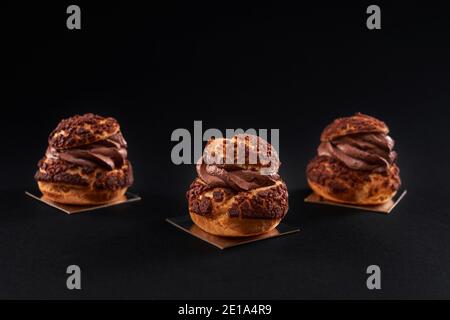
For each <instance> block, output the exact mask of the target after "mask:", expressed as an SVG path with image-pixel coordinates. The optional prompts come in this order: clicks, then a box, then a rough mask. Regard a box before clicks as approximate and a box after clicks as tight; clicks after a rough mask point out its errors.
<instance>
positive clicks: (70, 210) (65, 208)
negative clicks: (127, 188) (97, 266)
mask: <svg viewBox="0 0 450 320" xmlns="http://www.w3.org/2000/svg"><path fill="white" fill-rule="evenodd" d="M25 194H26V195H27V196H29V197H31V198H33V199H35V200H38V201H40V202H43V203H45V204H46V205H49V206H50V207H53V208H56V209H58V210H61V211H62V212H65V213H67V214H74V213H80V212H86V211H94V210H97V209H102V208H107V207H112V206H117V205H119V204H122V203H129V202H135V201H139V200H141V197H139V196H138V195H135V194H133V193H131V192H127V193H126V194H125V195H124V196H123V197H122V198H121V199H119V200H117V201H115V202H111V203H107V204H102V205H92V206H75V205H68V204H62V203H57V202H54V201H52V200H50V199H47V198H46V197H45V196H42V195H38V193H37V192H33V193H32V192H28V191H25Z"/></svg>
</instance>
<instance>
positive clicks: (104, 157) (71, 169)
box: [35, 113, 133, 205]
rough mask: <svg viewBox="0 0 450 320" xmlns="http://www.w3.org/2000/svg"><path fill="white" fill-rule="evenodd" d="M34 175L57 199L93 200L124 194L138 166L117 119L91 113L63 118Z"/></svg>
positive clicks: (98, 201) (44, 190)
mask: <svg viewBox="0 0 450 320" xmlns="http://www.w3.org/2000/svg"><path fill="white" fill-rule="evenodd" d="M35 179H36V181H37V182H38V186H39V189H40V190H41V192H42V193H43V195H44V196H45V197H47V198H48V199H50V200H52V201H55V202H60V203H65V204H74V205H91V204H103V203H108V202H113V201H116V200H119V199H120V198H122V197H123V196H124V194H125V192H126V191H127V189H128V187H129V186H131V184H132V183H133V171H132V167H131V164H130V162H129V161H128V152H127V143H126V141H125V139H124V138H123V136H122V132H121V131H120V126H119V123H118V122H117V120H116V119H114V118H104V117H101V116H98V115H94V114H92V113H88V114H85V115H82V116H80V115H76V116H74V117H71V118H68V119H64V120H62V121H61V122H60V123H59V125H58V126H57V127H56V129H55V130H53V132H52V133H51V134H50V136H49V140H48V147H47V150H46V152H45V156H44V158H42V159H41V160H40V161H39V163H38V171H37V172H36V175H35Z"/></svg>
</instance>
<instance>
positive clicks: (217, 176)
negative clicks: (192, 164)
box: [197, 161, 280, 191]
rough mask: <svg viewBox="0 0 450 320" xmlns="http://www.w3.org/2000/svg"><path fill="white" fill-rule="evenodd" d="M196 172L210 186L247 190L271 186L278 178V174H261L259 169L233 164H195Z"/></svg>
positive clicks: (202, 162)
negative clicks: (243, 167)
mask: <svg viewBox="0 0 450 320" xmlns="http://www.w3.org/2000/svg"><path fill="white" fill-rule="evenodd" d="M197 174H198V176H199V177H200V179H202V180H203V182H205V183H206V184H207V185H208V186H210V187H213V188H215V187H222V188H231V189H233V190H236V191H248V190H251V189H256V188H260V187H266V186H271V185H274V184H275V183H276V181H277V180H279V179H280V177H279V176H278V174H273V175H263V174H261V173H260V172H259V171H254V170H248V169H242V168H240V167H238V166H236V165H233V164H223V165H219V164H217V165H216V164H207V163H205V162H204V161H201V162H199V163H198V164H197Z"/></svg>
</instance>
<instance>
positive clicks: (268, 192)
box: [186, 135, 288, 237]
mask: <svg viewBox="0 0 450 320" xmlns="http://www.w3.org/2000/svg"><path fill="white" fill-rule="evenodd" d="M255 159H256V160H255ZM262 159H265V160H264V161H263V160H262ZM268 159H270V160H268ZM266 160H267V161H266ZM279 166H280V162H279V159H278V154H277V152H276V150H275V149H273V148H272V146H271V145H270V144H269V143H268V142H267V141H265V140H264V139H262V138H259V137H256V136H250V135H235V136H234V137H232V138H231V139H224V138H220V139H214V140H210V141H209V142H208V144H207V145H206V147H205V150H204V152H203V156H202V158H201V159H200V160H199V162H198V163H197V167H196V168H197V175H198V177H197V178H196V179H195V180H194V182H193V183H192V184H191V186H190V188H189V190H188V192H187V194H186V197H187V200H188V203H189V213H190V216H191V218H192V221H193V222H194V223H195V224H196V225H197V226H198V227H200V228H201V229H202V230H204V231H206V232H208V233H211V234H214V235H218V236H228V237H243V236H254V235H258V234H262V233H265V232H268V231H270V230H272V229H274V228H275V227H276V226H277V225H278V224H279V223H280V221H281V220H282V219H283V217H284V216H285V215H286V213H287V211H288V191H287V188H286V185H285V183H284V182H283V180H282V179H281V178H280V176H279V175H278V168H279Z"/></svg>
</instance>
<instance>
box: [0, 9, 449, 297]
mask: <svg viewBox="0 0 450 320" xmlns="http://www.w3.org/2000/svg"><path fill="white" fill-rule="evenodd" d="M427 3H428V2H427ZM69 4H71V3H59V4H54V5H49V4H43V3H40V2H39V3H35V4H33V5H30V4H24V3H21V4H16V5H14V6H10V7H9V8H8V10H7V11H5V16H6V17H5V18H6V22H7V23H6V24H7V29H6V30H7V32H6V35H5V39H6V45H5V46H4V52H6V55H7V59H6V60H5V62H6V63H5V65H6V70H7V72H9V71H11V73H10V74H9V73H7V74H6V75H7V77H6V80H8V81H7V83H8V85H6V86H5V87H4V97H6V98H7V99H5V100H4V101H5V105H3V108H2V109H3V110H4V111H3V116H2V123H1V129H0V130H1V133H2V136H3V137H4V138H3V139H2V145H3V146H2V147H3V152H2V157H1V158H0V159H1V160H0V161H1V163H0V164H1V168H2V184H1V202H0V298H8V299H14V298H129V299H134V298H136V299H140V298H151V299H208V298H211V299H217V298H227V299H241V298H243V299H298V298H310V299H320V298H369V299H371V298H384V299H390V298H450V269H449V266H450V249H449V247H448V242H449V240H450V232H449V231H450V217H449V212H448V194H449V191H450V190H449V185H448V180H449V173H448V170H449V167H450V165H449V161H448V156H449V147H448V138H447V137H448V136H449V134H448V130H449V129H448V123H449V115H450V112H449V103H450V81H449V80H450V76H449V75H450V58H449V57H450V48H449V42H448V36H449V33H450V19H449V18H448V10H447V8H446V7H445V6H444V5H443V3H438V2H436V3H433V4H432V5H430V6H428V7H426V6H425V5H424V4H423V3H412V2H404V3H399V2H396V6H395V7H394V6H393V5H392V4H387V3H386V4H385V3H380V2H378V4H379V5H380V6H381V10H382V30H375V31H370V30H368V29H367V28H366V25H365V22H366V18H367V14H366V13H365V10H366V8H367V6H368V5H369V4H372V3H369V2H367V3H364V2H363V3H359V4H356V3H355V4H354V5H352V6H350V5H349V4H344V3H343V1H340V2H339V3H334V4H327V3H323V2H321V3H320V5H319V4H318V5H317V6H312V5H306V4H298V5H297V6H292V7H287V6H283V7H281V6H262V5H260V6H255V7H244V6H242V5H240V6H234V7H232V6H230V7H227V6H226V4H225V3H222V6H217V7H212V6H211V5H204V4H202V5H200V4H197V5H194V4H185V5H179V4H174V3H170V4H167V5H164V6H162V5H160V6H152V5H148V6H143V5H138V4H137V3H132V2H123V3H121V4H112V3H104V4H103V5H100V4H99V5H97V6H94V5H92V4H87V3H86V4H83V3H78V4H79V5H80V6H81V10H82V29H81V30H79V31H70V30H68V29H67V28H66V17H67V14H66V13H65V12H66V8H67V6H68V5H69ZM2 51H3V50H2ZM9 75H10V76H9ZM357 111H361V112H364V113H368V114H370V115H373V116H376V117H379V118H381V119H383V120H384V121H386V122H387V123H388V125H389V126H390V129H391V135H392V137H393V138H394V139H395V140H396V142H397V145H396V150H397V151H398V153H399V161H398V162H399V166H400V168H401V177H402V180H403V185H404V187H405V188H406V189H408V195H407V196H406V198H405V199H404V200H403V201H402V202H401V203H400V205H399V206H398V207H397V208H396V209H395V210H394V212H393V213H392V214H390V215H387V216H386V215H382V214H375V213H362V212H360V211H358V210H349V209H342V208H332V207H323V206H315V205H307V204H305V203H304V202H303V198H304V197H305V195H306V194H307V192H308V189H307V185H306V182H305V173H304V171H305V167H306V164H307V162H308V160H309V159H311V158H312V157H313V156H314V154H315V151H316V147H317V145H318V142H319V135H320V133H321V130H322V129H323V127H324V126H326V125H327V124H328V123H329V122H330V121H332V120H333V119H334V118H336V117H338V116H346V115H351V114H353V113H354V112H357ZM85 112H94V113H99V114H102V115H109V116H114V117H116V118H117V119H118V120H119V121H120V123H121V127H122V131H123V133H124V136H125V138H126V139H127V141H128V144H129V157H130V160H131V161H132V163H133V165H134V170H135V176H136V182H135V185H134V186H133V188H132V191H134V192H136V193H138V194H140V195H141V196H142V197H143V200H142V201H141V202H139V203H135V204H129V205H123V206H117V207H113V208H108V209H104V210H102V211H98V212H95V213H90V214H89V213H87V214H80V215H73V216H68V215H65V214H62V213H60V212H58V211H56V210H54V209H52V208H50V207H46V206H44V205H42V204H40V203H37V202H36V201H33V200H31V199H29V198H27V197H25V195H24V190H26V189H30V188H33V187H34V184H35V182H34V180H33V175H34V172H35V170H36V163H37V161H38V160H39V159H40V158H41V157H42V155H43V153H44V151H45V148H46V141H47V137H48V134H49V133H50V131H51V130H52V129H53V128H54V127H55V126H56V125H57V123H58V122H59V121H60V120H61V119H62V118H65V117H68V116H71V115H73V114H82V113H85ZM194 120H202V121H203V127H204V128H205V129H207V128H219V129H221V130H224V129H226V128H244V129H248V128H256V129H259V128H267V129H270V128H279V129H280V133H281V136H280V139H281V143H280V157H281V160H282V166H281V169H280V174H281V176H282V177H283V178H284V180H285V181H286V183H287V185H288V187H289V190H290V211H289V213H288V216H287V217H286V222H288V223H289V224H292V225H299V226H300V227H301V232H300V233H298V234H296V235H291V236H287V237H282V238H278V239H274V240H269V241H264V242H260V243H255V244H251V245H247V246H242V247H238V248H234V249H230V250H226V251H220V250H218V249H216V248H214V247H212V246H209V245H208V244H206V243H203V242H201V241H199V240H197V239H195V238H192V237H190V236H189V235H187V234H185V233H183V232H180V231H179V230H177V229H175V228H174V227H172V226H170V225H169V224H167V223H166V222H164V219H165V218H166V217H170V216H178V215H183V214H185V213H186V201H185V196H184V195H185V191H186V189H187V188H188V186H189V184H190V183H191V181H192V180H193V179H194V177H195V170H194V167H193V166H190V165H183V166H175V165H173V164H172V162H171V159H170V152H171V148H172V147H173V146H174V143H172V142H171V141H170V136H171V133H172V131H173V130H174V129H176V128H186V129H188V130H190V131H191V132H193V122H194ZM71 264H77V265H79V266H80V267H81V269H82V286H83V289H82V290H81V291H69V290H67V289H66V277H67V275H66V273H65V271H66V267H67V266H68V265H71ZM371 264H377V265H379V266H380V267H381V270H382V290H379V291H369V290H367V288H366V278H367V275H366V273H365V271H366V268H367V266H368V265H371Z"/></svg>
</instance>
